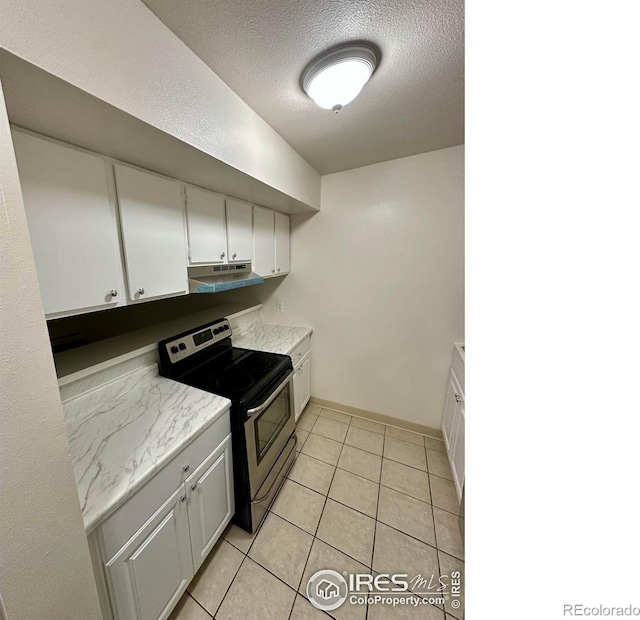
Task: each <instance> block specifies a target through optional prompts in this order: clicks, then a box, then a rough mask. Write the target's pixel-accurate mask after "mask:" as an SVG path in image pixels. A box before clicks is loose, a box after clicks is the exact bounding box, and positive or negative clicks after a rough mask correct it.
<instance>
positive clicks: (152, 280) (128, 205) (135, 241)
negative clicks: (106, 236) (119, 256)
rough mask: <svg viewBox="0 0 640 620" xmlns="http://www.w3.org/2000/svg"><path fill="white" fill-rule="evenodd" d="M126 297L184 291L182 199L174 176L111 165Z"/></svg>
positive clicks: (184, 236) (184, 240) (184, 242)
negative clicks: (122, 251) (127, 289)
mask: <svg viewBox="0 0 640 620" xmlns="http://www.w3.org/2000/svg"><path fill="white" fill-rule="evenodd" d="M115 174H116V186H117V191H118V203H119V205H120V220H121V224H122V241H123V245H124V253H125V263H126V268H127V280H128V283H129V298H130V299H131V300H132V301H137V300H144V299H149V298H152V297H170V296H173V295H182V294H186V293H187V292H188V291H189V284H188V276H187V252H186V235H185V229H184V202H183V200H182V195H181V191H180V185H179V184H178V183H177V182H176V181H172V180H169V179H165V178H163V177H159V176H156V175H155V174H150V173H148V172H142V171H140V170H136V169H134V168H129V167H127V166H121V165H120V164H116V165H115Z"/></svg>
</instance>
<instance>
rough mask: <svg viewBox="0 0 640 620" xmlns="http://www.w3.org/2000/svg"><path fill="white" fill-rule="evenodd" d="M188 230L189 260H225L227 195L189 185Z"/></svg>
mask: <svg viewBox="0 0 640 620" xmlns="http://www.w3.org/2000/svg"><path fill="white" fill-rule="evenodd" d="M185 191H186V196H187V232H188V236H189V264H190V265H210V264H212V263H224V262H225V258H226V256H227V231H226V225H225V217H224V212H225V210H224V201H225V197H224V196H221V195H220V194H214V193H213V192H208V191H206V190H203V189H199V188H197V187H192V186H187V187H186V188H185Z"/></svg>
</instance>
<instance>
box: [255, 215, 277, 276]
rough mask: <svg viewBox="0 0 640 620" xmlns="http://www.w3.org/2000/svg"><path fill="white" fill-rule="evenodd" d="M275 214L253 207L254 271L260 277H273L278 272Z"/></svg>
mask: <svg viewBox="0 0 640 620" xmlns="http://www.w3.org/2000/svg"><path fill="white" fill-rule="evenodd" d="M274 221H275V220H274V212H273V211H271V210H270V209H264V208H263V207H253V271H254V272H255V273H257V274H258V275H259V276H263V277H266V276H272V275H273V274H274V273H275V271H276V245H275V241H274V230H275V229H274Z"/></svg>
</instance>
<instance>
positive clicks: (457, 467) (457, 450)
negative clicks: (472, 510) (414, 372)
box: [451, 399, 464, 499]
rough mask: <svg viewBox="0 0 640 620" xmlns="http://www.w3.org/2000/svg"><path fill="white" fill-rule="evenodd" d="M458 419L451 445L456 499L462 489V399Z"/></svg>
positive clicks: (460, 494) (459, 496)
mask: <svg viewBox="0 0 640 620" xmlns="http://www.w3.org/2000/svg"><path fill="white" fill-rule="evenodd" d="M457 417H458V420H457V428H456V432H455V438H456V441H455V443H454V445H453V455H452V458H451V461H452V467H451V469H452V471H453V477H454V482H455V485H456V490H457V491H458V499H462V489H463V488H464V399H463V400H462V401H461V402H460V406H459V407H458V416H457Z"/></svg>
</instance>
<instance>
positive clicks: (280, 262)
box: [275, 213, 291, 275]
mask: <svg viewBox="0 0 640 620" xmlns="http://www.w3.org/2000/svg"><path fill="white" fill-rule="evenodd" d="M275 217H276V221H275V231H276V232H275V234H276V275H282V274H285V273H289V269H290V266H291V249H290V239H289V237H290V233H289V216H288V215H284V214H282V213H276V216H275Z"/></svg>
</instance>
